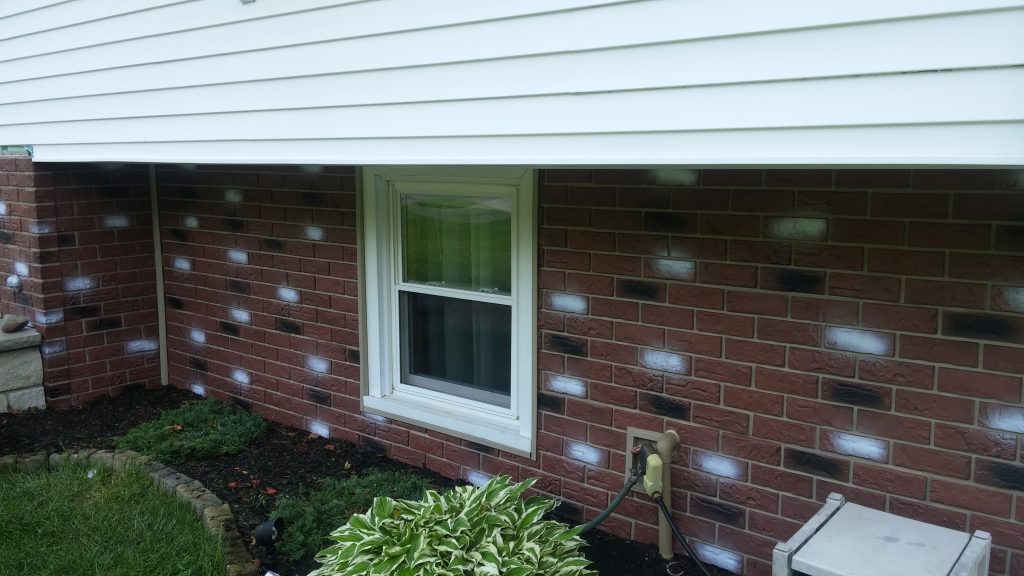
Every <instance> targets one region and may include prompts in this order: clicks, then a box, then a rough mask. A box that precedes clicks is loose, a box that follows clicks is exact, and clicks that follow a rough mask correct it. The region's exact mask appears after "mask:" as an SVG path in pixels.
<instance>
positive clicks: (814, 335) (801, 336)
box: [757, 318, 821, 347]
mask: <svg viewBox="0 0 1024 576" xmlns="http://www.w3.org/2000/svg"><path fill="white" fill-rule="evenodd" d="M757 337H758V339H760V340H772V341H775V342H784V343H786V344H798V345H801V346H812V347H816V346H820V345H821V326H820V325H818V324H808V323H804V322H792V321H789V320H777V319H775V318H758V319H757Z"/></svg>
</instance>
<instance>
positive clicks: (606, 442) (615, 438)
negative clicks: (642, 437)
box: [588, 426, 626, 450]
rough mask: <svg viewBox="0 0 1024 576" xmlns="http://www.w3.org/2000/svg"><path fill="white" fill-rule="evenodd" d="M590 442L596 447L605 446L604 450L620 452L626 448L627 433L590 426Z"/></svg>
mask: <svg viewBox="0 0 1024 576" xmlns="http://www.w3.org/2000/svg"><path fill="white" fill-rule="evenodd" d="M588 442H590V443H591V444H593V445H594V446H603V447H604V448H611V449H612V450H619V449H622V448H624V447H625V446H626V433H625V432H623V431H621V430H614V429H612V428H604V427H601V426H590V435H589V437H588Z"/></svg>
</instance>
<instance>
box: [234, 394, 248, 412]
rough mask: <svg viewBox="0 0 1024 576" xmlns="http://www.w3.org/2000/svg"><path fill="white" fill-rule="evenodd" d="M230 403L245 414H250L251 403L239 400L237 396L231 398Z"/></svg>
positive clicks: (243, 399) (242, 399)
mask: <svg viewBox="0 0 1024 576" xmlns="http://www.w3.org/2000/svg"><path fill="white" fill-rule="evenodd" d="M231 403H232V404H234V405H235V406H238V407H239V408H241V409H242V410H245V411H246V412H252V401H250V400H246V399H245V398H239V397H238V396H231Z"/></svg>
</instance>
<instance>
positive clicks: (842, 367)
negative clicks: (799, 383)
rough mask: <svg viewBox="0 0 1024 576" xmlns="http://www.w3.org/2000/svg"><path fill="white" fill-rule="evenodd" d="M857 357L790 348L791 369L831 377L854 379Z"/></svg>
mask: <svg viewBox="0 0 1024 576" xmlns="http://www.w3.org/2000/svg"><path fill="white" fill-rule="evenodd" d="M855 362H856V357H854V356H851V355H849V354H837V353H834V352H823V351H820V350H807V349H804V348H790V350H789V367H790V368H792V369H794V370H802V371H804V372H817V373H819V374H828V375H831V376H846V377H852V376H853V375H854V373H855V371H856V364H855Z"/></svg>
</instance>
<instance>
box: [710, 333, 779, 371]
mask: <svg viewBox="0 0 1024 576" xmlns="http://www.w3.org/2000/svg"><path fill="white" fill-rule="evenodd" d="M725 357H726V358H728V359H730V360H738V361H740V362H750V363H753V364H762V365H768V366H780V367H781V366H785V365H786V347H785V346H780V345H777V344H768V343H764V342H753V341H750V340H736V339H733V338H727V339H726V341H725Z"/></svg>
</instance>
